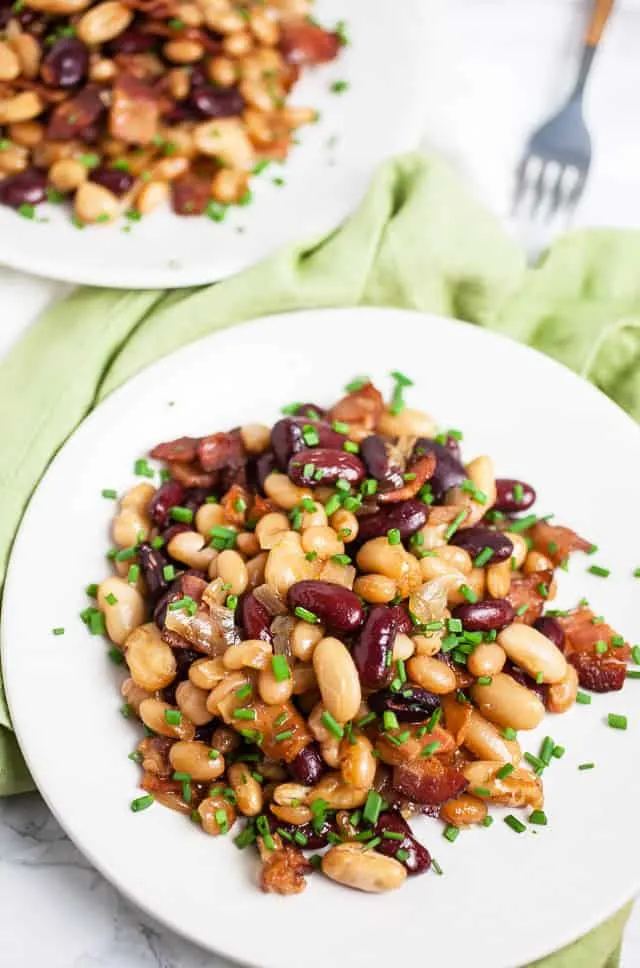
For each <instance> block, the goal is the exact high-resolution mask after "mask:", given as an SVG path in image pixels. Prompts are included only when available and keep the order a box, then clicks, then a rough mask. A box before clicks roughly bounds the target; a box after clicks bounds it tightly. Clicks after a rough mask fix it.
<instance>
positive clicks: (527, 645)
mask: <svg viewBox="0 0 640 968" xmlns="http://www.w3.org/2000/svg"><path fill="white" fill-rule="evenodd" d="M497 641H498V644H499V645H500V646H502V648H503V649H504V651H505V652H506V654H507V656H508V658H509V659H511V661H512V662H515V664H516V665H517V666H520V668H521V669H524V671H525V672H527V673H528V674H529V675H530V676H531V677H532V678H534V679H535V678H536V677H538V678H539V677H540V676H541V677H542V682H562V680H563V679H564V677H565V676H566V674H567V660H566V659H565V657H564V655H563V654H562V652H561V651H560V649H559V648H558V646H557V645H555V643H553V642H552V641H551V639H548V638H547V636H546V635H543V634H542V632H538V630H537V629H534V628H532V627H531V626H530V625H524V624H523V623H522V622H514V623H513V624H512V625H509V626H507V628H506V629H503V630H502V631H501V632H500V633H499V634H498V639H497Z"/></svg>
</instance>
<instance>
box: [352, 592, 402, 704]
mask: <svg viewBox="0 0 640 968" xmlns="http://www.w3.org/2000/svg"><path fill="white" fill-rule="evenodd" d="M395 637H396V619H395V615H394V612H393V609H392V608H389V606H388V605H374V606H373V608H370V609H369V614H368V615H367V618H366V621H365V623H364V625H363V626H362V629H361V630H360V634H359V636H358V638H357V639H356V642H355V644H354V646H353V648H352V650H351V657H352V659H353V661H354V662H355V665H356V669H357V670H358V675H359V676H360V682H361V683H362V685H363V686H365V687H366V688H367V689H380V687H381V686H384V685H386V684H387V683H388V682H389V680H390V678H391V676H392V670H391V668H390V665H389V656H390V655H391V653H392V652H393V640H394V639H395Z"/></svg>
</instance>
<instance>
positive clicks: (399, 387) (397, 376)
mask: <svg viewBox="0 0 640 968" xmlns="http://www.w3.org/2000/svg"><path fill="white" fill-rule="evenodd" d="M391 376H392V377H393V379H394V380H395V381H396V385H395V387H394V389H393V394H392V396H391V403H390V404H389V412H390V413H392V414H393V415H394V416H397V414H399V413H402V411H403V410H404V409H405V406H406V404H405V402H404V396H403V390H404V388H405V387H412V386H413V380H410V379H409V377H408V376H405V375H404V373H400V372H399V371H398V370H394V371H393V372H392V373H391Z"/></svg>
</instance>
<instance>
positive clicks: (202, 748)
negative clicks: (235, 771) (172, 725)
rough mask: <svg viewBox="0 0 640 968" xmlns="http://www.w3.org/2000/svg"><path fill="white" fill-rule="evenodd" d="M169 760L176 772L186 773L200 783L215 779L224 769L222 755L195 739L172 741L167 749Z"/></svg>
mask: <svg viewBox="0 0 640 968" xmlns="http://www.w3.org/2000/svg"><path fill="white" fill-rule="evenodd" d="M212 754H213V755H212ZM169 762H170V763H171V766H172V767H173V768H174V770H175V771H176V772H177V773H188V774H189V776H190V777H191V779H192V780H196V781H197V782H201V783H207V782H209V781H210V780H217V779H218V777H219V776H222V774H223V773H224V770H225V762H224V757H223V756H222V755H221V754H220V753H218V751H217V750H212V749H211V747H210V746H207V744H206V743H200V742H197V741H195V740H179V741H178V742H177V743H174V744H173V746H172V747H171V749H170V750H169ZM230 769H231V768H230Z"/></svg>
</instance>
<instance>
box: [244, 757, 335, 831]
mask: <svg viewBox="0 0 640 968" xmlns="http://www.w3.org/2000/svg"><path fill="white" fill-rule="evenodd" d="M258 769H259V767H258ZM268 819H269V828H270V830H271V833H276V832H277V831H278V830H284V831H285V832H286V833H288V834H289V836H290V837H291V838H292V839H293V843H294V844H295V845H296V847H302V849H303V850H320V848H321V847H326V846H327V844H328V843H329V834H330V833H331V832H333V833H334V834H335V833H337V827H336V823H335V820H334V819H333V818H326V819H325V820H323V821H322V823H321V824H316V826H315V827H314V825H313V823H311V822H310V823H301V824H293V823H284V822H283V821H282V820H278V818H277V817H274V816H273V814H269V815H268ZM296 834H298V835H299V836H300V834H301V835H302V836H303V837H304V838H305V841H304V843H302V844H300V843H298V842H297V841H296V840H295V839H294V838H295V835H296ZM284 840H285V842H286V843H289V842H290V841H289V840H288V839H287V838H286V837H285V838H284Z"/></svg>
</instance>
